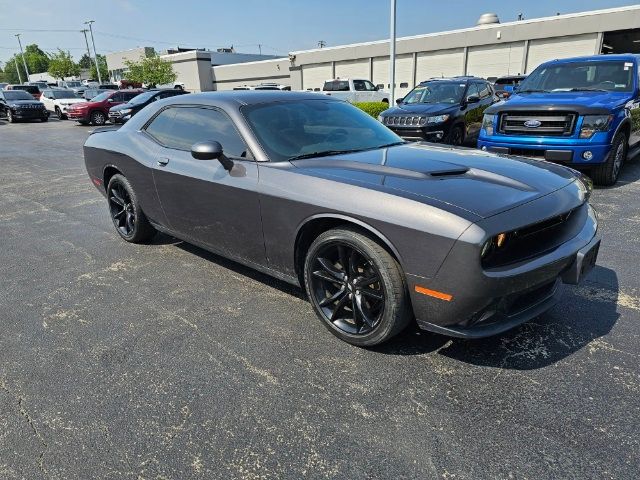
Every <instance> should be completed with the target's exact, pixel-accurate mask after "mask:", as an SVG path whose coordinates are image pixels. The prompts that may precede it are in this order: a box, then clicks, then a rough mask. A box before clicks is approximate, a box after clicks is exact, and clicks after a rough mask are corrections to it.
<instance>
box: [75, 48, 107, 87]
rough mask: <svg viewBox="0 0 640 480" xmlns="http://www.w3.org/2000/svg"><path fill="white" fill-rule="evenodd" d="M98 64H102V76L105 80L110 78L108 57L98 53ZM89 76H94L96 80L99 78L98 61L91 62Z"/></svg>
mask: <svg viewBox="0 0 640 480" xmlns="http://www.w3.org/2000/svg"><path fill="white" fill-rule="evenodd" d="M81 60H82V59H81ZM98 65H99V66H100V78H102V81H103V82H104V81H107V79H108V78H109V70H108V69H107V57H105V56H104V55H100V54H98ZM89 78H93V79H94V80H97V79H98V72H97V70H96V63H95V62H93V61H92V62H91V66H90V67H89Z"/></svg>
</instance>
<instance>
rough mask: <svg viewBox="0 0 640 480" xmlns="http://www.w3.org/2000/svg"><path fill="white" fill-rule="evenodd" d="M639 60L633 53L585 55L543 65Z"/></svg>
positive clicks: (639, 56) (638, 56)
mask: <svg viewBox="0 0 640 480" xmlns="http://www.w3.org/2000/svg"><path fill="white" fill-rule="evenodd" d="M639 58H640V55H637V54H634V53H620V54H617V53H616V54H611V55H585V56H582V57H571V58H556V59H554V60H549V61H548V62H545V63H544V64H543V65H546V64H549V63H571V62H610V61H627V62H637V61H638V59H639Z"/></svg>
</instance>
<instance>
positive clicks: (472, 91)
mask: <svg viewBox="0 0 640 480" xmlns="http://www.w3.org/2000/svg"><path fill="white" fill-rule="evenodd" d="M472 95H475V96H476V97H480V90H479V89H478V84H477V83H470V84H469V88H468V89H467V98H469V97H470V96H472Z"/></svg>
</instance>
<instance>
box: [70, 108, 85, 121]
mask: <svg viewBox="0 0 640 480" xmlns="http://www.w3.org/2000/svg"><path fill="white" fill-rule="evenodd" d="M67 116H68V117H69V118H70V119H71V120H77V121H85V122H88V121H89V111H88V110H74V109H69V110H67Z"/></svg>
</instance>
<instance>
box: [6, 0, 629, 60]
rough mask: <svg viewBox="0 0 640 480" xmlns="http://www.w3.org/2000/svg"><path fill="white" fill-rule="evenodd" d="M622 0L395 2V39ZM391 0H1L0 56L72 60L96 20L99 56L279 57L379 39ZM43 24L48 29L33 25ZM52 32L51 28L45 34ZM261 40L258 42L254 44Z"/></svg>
mask: <svg viewBox="0 0 640 480" xmlns="http://www.w3.org/2000/svg"><path fill="white" fill-rule="evenodd" d="M637 3H638V2H637V1H636V2H633V1H625V0H606V1H605V0H562V1H557V0H556V1H552V0H537V1H532V0H508V1H505V0H500V1H494V0H473V1H471V0H437V1H436V0H397V33H398V36H407V35H418V34H423V33H431V32H439V31H444V30H451V29H456V28H466V27H470V26H473V25H475V22H476V20H477V19H478V17H479V16H480V15H481V14H482V13H486V12H495V13H497V14H498V16H499V18H500V20H501V21H502V22H507V21H512V20H516V18H517V16H518V14H519V13H522V14H523V15H524V17H525V18H527V19H530V18H539V17H544V16H550V15H555V14H556V13H557V12H560V13H571V12H580V11H587V10H596V9H602V8H612V7H619V6H625V5H633V4H637ZM389 5H390V1H389V0H322V1H309V0H297V1H295V0H235V1H229V0H224V1H218V0H210V1H193V0H179V1H176V0H154V1H150V0H138V1H136V0H109V1H102V2H93V1H86V0H84V1H75V0H55V1H53V2H20V1H19V0H18V1H16V0H0V62H2V63H3V64H4V62H5V61H6V60H7V59H8V58H10V57H11V56H12V55H13V54H14V53H16V52H17V51H18V44H17V39H16V37H15V36H14V35H15V34H16V33H21V35H22V37H21V38H22V42H23V46H24V45H27V44H31V43H37V44H38V45H40V47H41V48H42V49H43V50H45V51H55V50H56V49H57V48H62V49H63V50H69V51H70V52H71V54H72V55H73V56H74V57H75V58H76V59H79V58H80V56H82V54H83V53H84V52H85V51H86V46H85V43H84V37H83V35H82V34H81V33H80V30H81V29H82V28H85V26H84V25H83V22H85V21H87V20H95V23H94V25H93V28H94V34H95V43H96V49H97V51H98V53H102V54H104V53H108V52H112V51H118V50H126V49H129V48H134V47H140V46H149V47H154V48H155V49H156V50H158V51H161V50H163V49H166V48H168V47H172V46H173V47H175V46H181V47H198V48H203V47H204V48H208V49H215V48H219V47H229V46H232V45H233V46H234V47H235V49H236V51H238V52H245V53H258V52H259V51H260V48H261V50H262V53H264V54H270V55H286V54H287V53H288V52H290V51H295V50H306V49H311V48H316V47H317V45H318V42H319V41H320V40H322V41H324V42H325V43H326V45H327V46H334V45H341V44H345V43H354V42H366V41H371V40H380V39H384V38H387V37H388V35H389ZM36 30H48V31H36ZM51 30H55V31H51ZM258 45H261V47H259V46H258Z"/></svg>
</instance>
